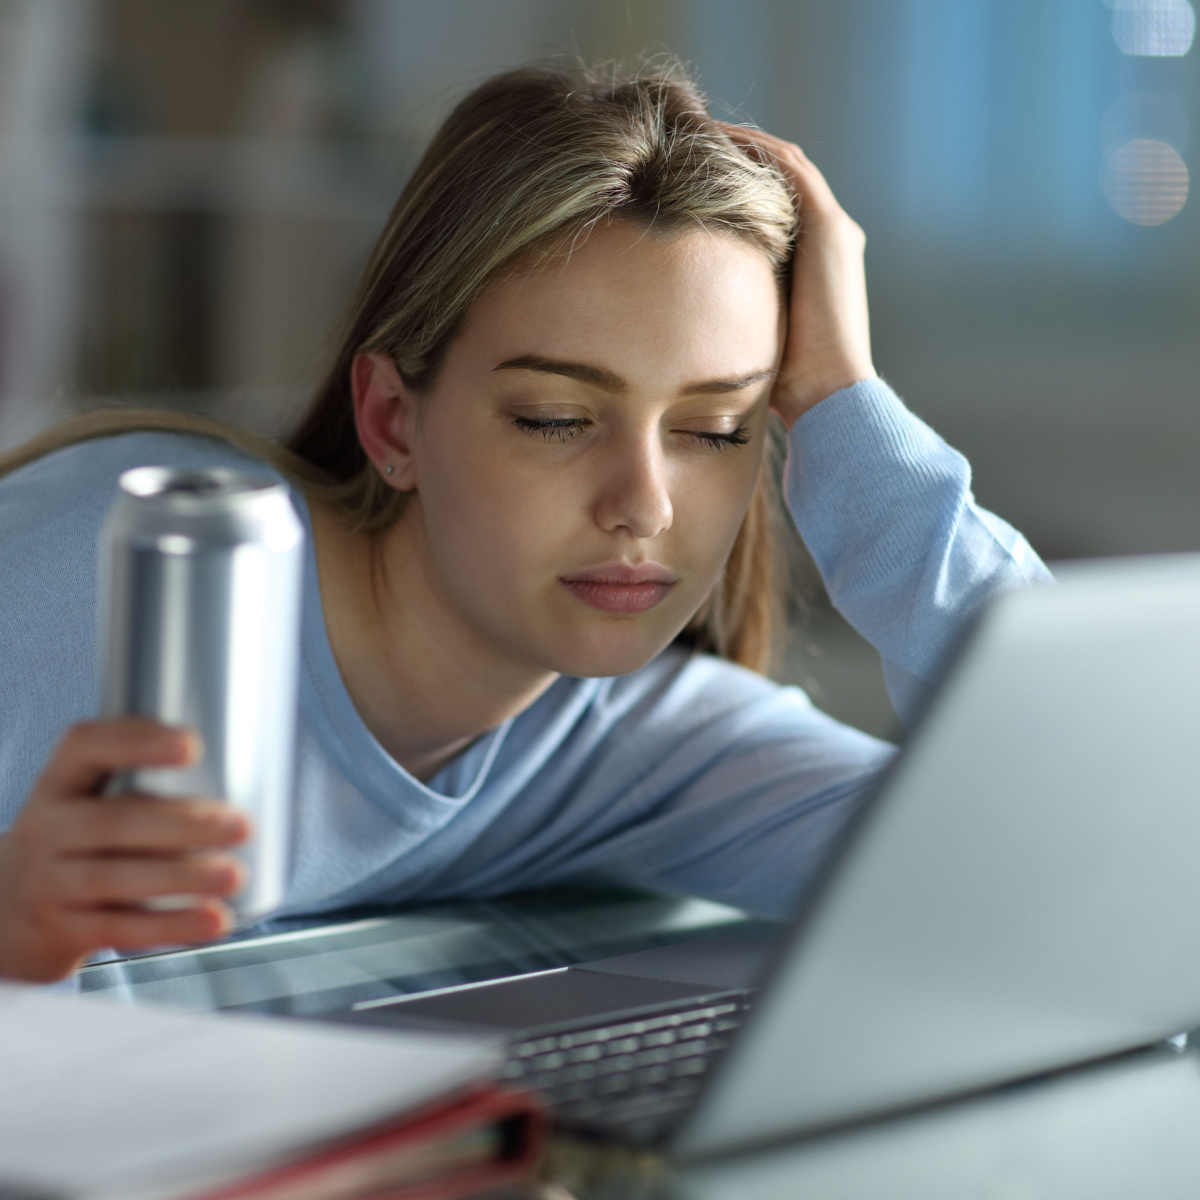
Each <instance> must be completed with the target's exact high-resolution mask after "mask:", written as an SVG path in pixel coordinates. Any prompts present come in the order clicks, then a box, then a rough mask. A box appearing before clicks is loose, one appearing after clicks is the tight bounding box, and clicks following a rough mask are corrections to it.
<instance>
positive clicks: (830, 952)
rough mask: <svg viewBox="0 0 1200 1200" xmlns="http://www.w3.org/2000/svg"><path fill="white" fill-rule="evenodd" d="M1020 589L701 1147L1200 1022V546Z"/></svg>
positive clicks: (848, 870) (767, 1011)
mask: <svg viewBox="0 0 1200 1200" xmlns="http://www.w3.org/2000/svg"><path fill="white" fill-rule="evenodd" d="M1060 579H1061V580H1062V582H1061V584H1060V586H1058V587H1047V588H1035V589H1029V590H1026V591H1019V592H1012V593H1008V594H1006V595H1003V596H1001V597H998V598H997V599H996V600H995V601H994V602H993V603H992V604H991V605H990V606H989V607H988V609H987V610H986V611H985V613H984V615H983V617H982V619H981V620H980V621H979V623H978V624H977V626H976V628H975V630H974V632H973V634H972V636H971V637H970V638H969V639H968V641H967V643H966V645H965V646H964V647H963V649H962V650H961V652H960V653H959V655H958V656H957V658H956V660H955V662H954V663H953V666H952V668H951V669H950V671H949V672H948V675H947V677H946V679H945V680H944V681H943V684H942V686H941V687H940V689H939V690H938V692H937V694H936V696H935V698H934V700H933V702H932V704H931V705H930V707H929V709H928V711H927V712H926V714H925V716H924V718H923V720H922V721H921V722H920V723H919V726H918V729H917V731H916V732H915V734H914V735H913V737H912V738H911V740H910V743H909V745H908V746H907V748H906V749H905V751H904V752H903V753H902V754H901V756H900V758H899V759H898V761H897V764H896V766H895V768H894V769H893V771H892V772H891V774H890V775H889V777H888V778H887V779H886V780H885V781H884V782H883V784H882V786H881V787H880V788H879V790H878V791H877V793H876V794H875V795H874V796H873V797H872V798H871V799H870V800H869V801H868V802H867V803H866V804H865V806H864V809H863V810H862V812H861V815H860V817H859V818H858V820H857V823H856V825H855V827H854V829H853V830H852V832H851V833H850V835H849V836H848V837H847V839H846V841H845V843H844V845H843V846H842V848H841V849H840V851H839V852H838V853H837V854H836V855H835V858H834V861H833V862H831V864H830V867H829V870H828V872H827V875H826V877H825V879H824V880H823V881H822V883H821V885H820V886H819V887H818V888H817V889H816V891H815V894H814V897H813V900H812V902H811V903H810V904H809V905H808V906H807V911H806V912H804V913H803V914H802V916H801V918H800V920H799V922H798V924H797V928H796V930H795V932H794V934H793V935H792V936H791V937H790V939H789V942H788V944H786V945H785V947H784V948H783V949H782V950H781V952H780V957H779V959H778V961H777V962H776V965H775V967H774V970H773V973H772V974H771V975H770V976H769V978H768V981H767V984H766V986H765V987H764V988H763V990H762V992H761V993H760V999H759V1001H758V1005H757V1011H756V1012H755V1013H754V1016H753V1019H752V1020H751V1021H750V1023H749V1024H748V1026H747V1027H746V1028H745V1029H744V1030H743V1031H742V1033H741V1034H740V1035H739V1038H738V1041H737V1043H736V1045H735V1047H734V1048H733V1050H732V1051H731V1052H730V1054H729V1055H728V1057H727V1058H726V1059H725V1060H724V1061H723V1062H721V1063H719V1064H718V1067H717V1070H716V1071H715V1073H714V1076H713V1078H712V1080H711V1081H710V1083H709V1086H708V1087H707V1088H706V1089H705V1092H704V1094H703V1095H702V1097H701V1100H700V1104H699V1105H698V1107H697V1108H696V1110H695V1111H694V1112H693V1114H692V1115H691V1117H690V1118H689V1120H688V1121H687V1122H686V1124H685V1125H684V1126H683V1127H682V1128H681V1129H680V1131H679V1133H678V1135H677V1137H676V1139H675V1143H674V1148H675V1149H676V1150H677V1152H678V1153H680V1154H683V1155H688V1154H709V1153H718V1152H721V1151H723V1150H728V1149H731V1148H733V1147H736V1146H740V1145H746V1144H750V1143H754V1142H763V1141H767V1140H771V1139H773V1138H777V1137H782V1136H786V1135H789V1134H794V1133H799V1132H805V1131H810V1130H815V1129H818V1128H821V1127H827V1126H832V1125H835V1124H838V1123H841V1122H845V1121H847V1120H852V1119H855V1118H859V1117H863V1116H867V1115H871V1114H875V1113H880V1112H883V1111H888V1110H893V1109H898V1108H903V1107H907V1106H910V1105H914V1104H919V1103H921V1102H924V1101H929V1100H932V1099H937V1098H941V1097H946V1096H950V1095H954V1094H957V1093H962V1092H967V1091H971V1090H974V1089H978V1088H981V1087H985V1086H988V1085H992V1084H996V1083H1000V1082H1003V1081H1006V1080H1012V1079H1016V1078H1020V1077H1023V1076H1028V1075H1031V1074H1034V1073H1037V1072H1040V1071H1045V1070H1049V1069H1053V1068H1057V1067H1061V1066H1065V1065H1068V1064H1072V1063H1076V1062H1080V1061H1083V1060H1086V1059H1090V1058H1095V1057H1098V1056H1100V1055H1104V1054H1108V1053H1112V1052H1114V1051H1118V1050H1122V1049H1127V1048H1130V1047H1133V1046H1136V1045H1140V1044H1143V1043H1147V1042H1152V1041H1155V1040H1157V1039H1159V1038H1162V1037H1165V1036H1169V1035H1171V1034H1173V1033H1176V1032H1178V1031H1179V1030H1183V1029H1187V1028H1189V1027H1191V1026H1194V1025H1196V1024H1200V555H1195V556H1191V555H1188V556H1178V557H1164V558H1156V559H1140V560H1126V561H1124V562H1106V563H1095V564H1085V565H1082V566H1077V567H1072V568H1070V569H1069V570H1067V571H1065V572H1062V573H1061V574H1060Z"/></svg>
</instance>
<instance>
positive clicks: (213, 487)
mask: <svg viewBox="0 0 1200 1200" xmlns="http://www.w3.org/2000/svg"><path fill="white" fill-rule="evenodd" d="M228 486H229V485H228V484H227V483H226V482H225V481H224V480H221V479H214V478H213V477H212V476H211V475H202V474H200V473H199V472H197V473H196V474H194V475H183V474H180V475H173V476H170V477H169V478H168V479H166V480H165V481H164V483H163V485H162V491H164V492H183V493H184V494H186V495H191V496H211V495H212V493H213V492H222V491H225V490H226V489H227V488H228Z"/></svg>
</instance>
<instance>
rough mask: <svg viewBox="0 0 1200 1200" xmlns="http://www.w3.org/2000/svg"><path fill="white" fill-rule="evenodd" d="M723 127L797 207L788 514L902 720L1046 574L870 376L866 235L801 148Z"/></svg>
mask: <svg viewBox="0 0 1200 1200" xmlns="http://www.w3.org/2000/svg"><path fill="white" fill-rule="evenodd" d="M725 128H726V130H727V132H728V133H729V135H730V136H731V137H732V138H733V139H734V140H735V141H736V142H738V144H739V145H741V146H743V147H745V148H746V150H747V152H749V153H752V154H754V155H756V156H757V157H759V158H761V159H763V160H765V161H769V162H771V163H772V164H773V165H774V166H775V167H776V168H777V169H778V170H779V171H780V172H781V173H782V174H783V176H784V178H785V179H787V181H788V183H789V185H790V186H791V189H792V192H793V195H794V196H795V198H796V207H797V212H798V217H799V234H798V236H797V241H796V249H795V255H794V260H793V271H792V282H791V294H790V298H789V311H788V332H787V341H786V345H785V348H784V353H783V359H782V362H781V364H780V373H779V382H778V384H777V385H776V388H775V391H774V393H773V395H772V397H771V405H772V407H773V408H774V409H775V411H776V412H778V413H779V415H780V416H781V417H782V418H783V420H784V423H785V424H786V425H787V426H788V428H789V430H790V435H789V455H788V470H787V478H786V492H787V499H788V504H789V507H790V509H791V512H792V516H793V518H794V519H795V521H796V525H797V527H798V528H799V530H800V534H801V536H802V537H803V538H804V540H805V542H806V543H807V545H808V547H809V549H810V551H811V552H812V554H813V557H814V559H815V560H816V563H817V566H818V568H819V569H820V572H821V575H822V578H823V579H824V581H825V585H826V587H827V588H828V590H829V595H830V599H831V600H832V601H833V604H834V606H835V607H836V608H837V609H838V610H839V611H840V612H841V613H842V614H843V615H844V616H845V617H846V618H847V620H849V621H850V623H851V624H852V625H853V626H854V627H855V628H856V629H857V630H858V631H859V632H860V633H861V634H862V635H863V636H864V637H866V638H867V640H868V641H870V642H871V643H872V644H873V645H874V646H875V647H876V648H877V649H878V650H879V651H880V653H881V654H882V656H883V662H884V674H885V677H886V679H887V684H888V690H889V692H890V693H891V697H892V702H893V704H894V705H895V706H896V711H897V712H898V713H899V715H900V717H901V719H902V720H907V719H909V718H911V716H912V715H913V712H914V710H915V709H916V708H917V707H918V706H919V704H920V701H921V699H922V697H923V695H924V692H925V690H926V688H927V685H928V684H929V682H930V681H931V680H932V679H933V678H934V677H935V676H936V674H937V670H938V665H939V663H940V662H941V661H942V659H943V657H944V655H945V653H946V651H947V650H948V649H949V648H950V647H951V646H952V645H953V644H954V643H955V642H956V641H957V640H958V638H959V637H960V636H961V634H962V632H963V630H964V629H965V628H966V626H967V625H968V624H969V623H970V621H971V620H972V619H973V617H974V616H975V614H976V613H977V612H978V610H979V608H980V606H981V605H982V604H983V602H984V601H985V600H986V599H987V597H988V596H990V595H991V594H993V593H994V592H997V591H1000V590H1002V589H1004V588H1010V587H1022V586H1025V585H1027V584H1032V583H1045V582H1049V581H1050V573H1049V572H1048V571H1047V570H1046V568H1045V566H1044V565H1043V564H1042V562H1041V561H1040V560H1039V559H1038V557H1037V555H1036V554H1035V553H1034V552H1033V550H1032V549H1031V548H1030V546H1029V543H1028V542H1026V541H1025V539H1024V538H1023V537H1021V535H1020V534H1019V533H1017V532H1016V531H1015V530H1014V529H1012V528H1011V527H1010V526H1009V525H1007V524H1005V523H1004V522H1003V521H1001V520H1000V519H999V518H998V517H995V516H993V515H992V514H991V513H989V512H986V511H984V510H983V509H981V508H979V507H978V506H977V505H976V503H975V498H974V496H972V494H971V470H970V467H969V465H968V464H967V461H966V459H964V458H963V457H962V455H960V454H958V453H956V452H955V451H954V450H952V449H951V448H950V447H949V446H947V445H946V444H945V442H943V441H942V440H941V438H939V437H938V436H937V434H936V433H934V432H933V430H931V429H930V428H929V427H928V426H927V425H925V424H924V423H923V422H922V421H920V420H918V419H917V418H916V417H915V416H914V415H913V414H912V413H910V412H909V411H908V410H907V409H906V408H905V407H904V405H903V404H902V403H901V402H900V401H899V399H898V398H897V397H896V395H895V393H894V392H892V390H891V389H890V388H888V387H887V386H886V385H885V384H883V383H882V382H881V381H880V380H879V379H878V377H877V375H876V372H875V367H874V364H873V362H872V359H871V337H870V324H869V320H868V310H867V285H866V272H865V269H864V263H863V251H864V249H865V246H866V237H865V236H864V234H863V231H862V230H861V229H860V228H859V226H858V225H857V224H856V223H855V222H854V221H853V220H851V218H850V217H849V216H848V215H847V214H846V213H845V211H844V210H843V209H842V207H841V205H840V204H839V203H838V202H837V199H836V197H835V196H834V194H833V192H832V190H831V189H830V187H829V185H828V183H826V181H825V178H824V177H823V176H822V175H821V172H820V171H818V170H817V168H816V167H815V166H813V164H812V163H811V162H809V160H808V158H807V157H806V156H805V154H804V152H803V151H802V150H801V149H800V148H799V147H798V146H794V145H792V144H791V143H788V142H784V141H781V140H780V139H779V138H775V137H772V136H771V135H770V134H766V133H763V132H762V131H760V130H753V129H745V128H742V127H740V126H733V125H727V126H725Z"/></svg>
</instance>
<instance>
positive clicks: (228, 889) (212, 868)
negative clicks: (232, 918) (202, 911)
mask: <svg viewBox="0 0 1200 1200" xmlns="http://www.w3.org/2000/svg"><path fill="white" fill-rule="evenodd" d="M50 870H51V872H52V873H53V874H54V875H55V876H57V878H52V879H49V880H47V881H46V883H47V887H48V888H49V889H50V890H52V892H53V894H54V897H55V901H56V902H57V903H58V904H59V905H61V906H62V907H64V908H68V909H70V908H79V907H88V908H95V907H102V906H107V905H122V906H123V905H136V904H139V903H140V902H142V901H144V900H148V899H150V898H151V897H154V896H169V895H187V896H202V897H213V898H220V897H224V896H230V895H232V894H233V893H234V892H236V891H237V890H238V889H239V888H240V887H241V886H242V884H243V883H244V882H245V869H244V868H243V867H242V865H241V863H239V862H238V861H237V859H235V858H233V857H232V856H231V855H228V854H214V853H204V854H193V855H188V856H187V857H185V858H130V857H121V858H94V857H93V858H77V859H59V860H57V861H55V862H53V863H52V864H50Z"/></svg>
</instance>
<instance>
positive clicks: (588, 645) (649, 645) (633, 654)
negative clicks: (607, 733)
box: [549, 630, 678, 679]
mask: <svg viewBox="0 0 1200 1200" xmlns="http://www.w3.org/2000/svg"><path fill="white" fill-rule="evenodd" d="M614 632H615V631H614ZM630 632H633V631H630ZM677 633H678V630H672V631H668V632H667V633H666V634H661V635H659V636H658V637H654V636H648V635H647V633H643V634H642V635H641V636H628V635H626V636H622V637H611V636H609V637H605V636H593V637H586V638H581V639H574V640H572V642H571V644H570V645H568V646H560V647H555V651H554V652H552V653H551V655H549V657H550V659H551V660H552V663H553V666H552V669H553V670H554V671H556V672H558V674H560V675H574V676H577V677H579V678H581V679H591V678H607V677H609V676H611V675H631V674H632V673H633V672H634V671H640V670H641V669H642V667H644V666H645V665H646V664H647V663H648V662H651V661H653V660H654V659H655V658H657V657H658V656H659V655H660V654H661V653H662V652H663V651H664V650H665V649H666V648H667V647H668V646H669V645H670V644H671V643H672V642H673V641H674V640H675V637H676V635H677Z"/></svg>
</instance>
